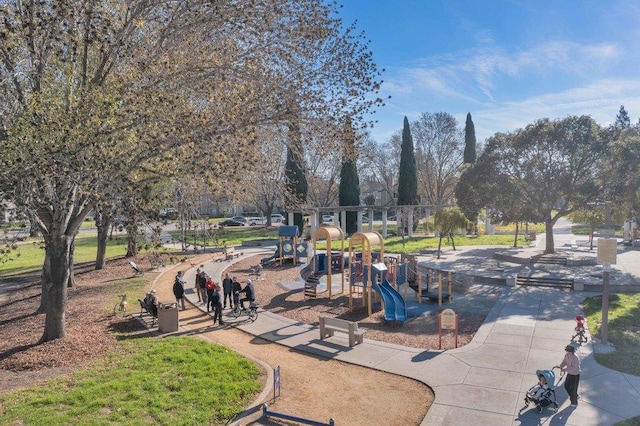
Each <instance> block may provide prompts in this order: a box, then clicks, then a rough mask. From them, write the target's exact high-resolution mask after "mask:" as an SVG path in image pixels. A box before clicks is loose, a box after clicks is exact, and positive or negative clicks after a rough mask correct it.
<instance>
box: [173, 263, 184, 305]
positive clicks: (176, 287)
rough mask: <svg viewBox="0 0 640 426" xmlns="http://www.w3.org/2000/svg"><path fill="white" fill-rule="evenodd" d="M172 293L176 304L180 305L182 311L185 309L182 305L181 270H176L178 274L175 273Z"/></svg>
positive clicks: (182, 284)
mask: <svg viewBox="0 0 640 426" xmlns="http://www.w3.org/2000/svg"><path fill="white" fill-rule="evenodd" d="M173 295H174V296H175V297H176V302H177V304H178V306H181V307H182V310H183V311H184V310H185V309H187V308H186V307H185V305H184V278H183V276H182V271H178V275H176V279H175V281H174V282H173Z"/></svg>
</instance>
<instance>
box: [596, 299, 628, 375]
mask: <svg viewBox="0 0 640 426" xmlns="http://www.w3.org/2000/svg"><path fill="white" fill-rule="evenodd" d="M584 309H585V312H586V314H587V324H588V326H589V331H590V332H591V334H592V335H594V336H599V335H600V327H601V325H602V296H597V297H592V298H588V299H586V300H585V301H584ZM608 317H609V328H608V333H607V337H608V340H609V341H610V342H611V343H613V345H614V346H615V348H616V350H615V352H613V353H610V354H596V355H595V356H596V360H598V362H599V363H600V364H602V365H604V366H607V367H609V368H612V369H614V370H618V371H622V372H624V373H630V374H634V375H636V376H640V351H639V350H638V349H640V323H639V322H638V318H640V294H625V293H621V294H610V295H609V314H608Z"/></svg>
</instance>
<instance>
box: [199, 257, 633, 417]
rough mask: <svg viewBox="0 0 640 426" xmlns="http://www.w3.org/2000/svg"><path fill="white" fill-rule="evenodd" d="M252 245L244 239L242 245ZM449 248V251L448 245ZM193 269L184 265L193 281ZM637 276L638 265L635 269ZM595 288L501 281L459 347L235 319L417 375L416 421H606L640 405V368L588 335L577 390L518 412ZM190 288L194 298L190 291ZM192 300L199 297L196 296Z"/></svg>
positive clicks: (215, 271)
mask: <svg viewBox="0 0 640 426" xmlns="http://www.w3.org/2000/svg"><path fill="white" fill-rule="evenodd" d="M264 250H266V249H265V248H262V249H259V250H255V251H254V250H252V249H243V251H244V252H245V255H250V254H251V253H252V252H254V253H258V252H264ZM452 254H453V255H455V252H449V253H448V255H452ZM228 265H229V262H221V263H215V262H209V263H207V264H205V270H206V271H207V272H208V273H210V274H212V275H214V276H215V277H217V278H220V274H221V273H222V271H223V270H224V269H225V268H226V267H227V266H228ZM194 273H195V270H190V271H188V272H187V277H186V278H187V282H191V281H193V276H192V275H190V274H194ZM637 276H640V275H637ZM590 295H592V294H589V293H584V292H574V291H569V290H556V289H549V288H544V289H541V288H532V287H504V291H503V293H502V295H501V296H500V297H499V299H498V301H497V302H496V304H495V306H494V307H493V309H492V310H491V312H490V313H489V315H488V316H487V318H486V320H485V322H484V324H483V325H482V326H481V327H480V329H479V330H478V332H477V334H476V336H475V337H474V339H473V341H472V342H471V343H470V344H468V345H466V346H464V347H462V348H458V349H452V350H447V351H432V350H431V351H429V350H427V351H421V350H419V349H414V348H406V347H402V346H398V345H392V344H387V343H382V342H376V341H373V340H369V339H366V338H365V339H364V343H363V344H361V345H357V346H355V347H353V348H349V347H348V346H347V345H346V338H345V337H346V336H345V337H342V336H340V335H339V334H337V335H336V336H335V337H332V338H329V339H325V340H320V339H319V331H318V329H317V327H312V326H310V325H307V324H302V323H299V322H295V321H292V320H289V319H286V318H283V317H281V316H278V315H275V314H272V313H270V312H261V313H260V316H259V318H258V320H257V321H256V322H255V323H244V324H241V325H237V327H238V328H240V329H242V330H244V331H246V332H248V333H251V334H254V335H256V336H260V337H262V338H265V339H268V340H271V341H274V342H277V343H280V344H282V345H285V346H288V347H292V348H296V349H298V350H302V351H306V352H310V353H313V354H317V355H321V356H324V357H327V358H333V359H337V360H340V361H344V362H350V363H353V364H357V365H361V366H365V367H369V368H375V369H378V370H382V371H386V372H390V373H394V374H399V375H403V376H407V377H412V378H415V379H418V380H420V381H422V382H424V383H426V384H428V385H429V386H431V387H432V388H433V389H434V391H435V395H436V399H435V402H434V404H433V406H432V407H431V409H430V410H429V412H428V414H427V416H426V417H425V419H424V420H423V422H422V424H423V425H433V424H445V425H464V426H467V425H469V424H483V425H515V424H519V425H534V424H535V425H539V424H544V423H548V424H564V425H576V426H577V425H580V426H584V425H613V424H615V423H616V422H618V421H621V420H623V419H626V418H630V417H633V416H638V415H640V404H638V401H640V378H639V377H636V376H632V375H629V374H623V373H619V372H616V371H613V370H610V369H608V368H605V367H602V366H600V365H599V364H597V363H596V361H595V359H594V355H593V352H594V343H593V342H592V340H591V339H590V340H589V342H588V343H586V344H584V345H583V346H582V347H580V348H579V349H578V351H577V354H578V356H580V358H581V360H582V369H583V371H582V375H581V382H580V394H581V400H580V402H579V404H578V407H575V408H574V407H570V405H569V401H568V398H567V394H566V392H565V390H564V388H563V387H562V383H560V385H559V386H558V387H557V389H556V395H557V398H558V403H559V404H560V407H559V410H558V411H557V412H554V411H552V410H550V409H545V410H544V411H543V412H542V413H541V414H538V413H537V412H536V410H534V409H533V406H531V408H530V409H527V410H524V411H523V412H522V413H520V409H521V408H522V407H523V406H524V404H523V399H524V395H525V392H526V390H527V389H529V388H530V387H531V386H533V385H534V384H535V383H536V381H537V378H536V376H535V371H536V370H538V369H550V368H551V367H553V366H554V365H557V364H559V363H560V361H561V360H562V357H563V355H564V347H565V346H566V345H567V344H568V343H569V341H570V338H571V335H572V332H573V328H574V326H575V321H574V318H575V316H576V315H578V314H582V311H581V308H580V302H581V301H582V300H583V299H584V298H585V297H587V296H590ZM187 297H188V298H189V299H191V300H192V301H194V300H196V301H197V299H196V296H195V294H194V293H192V292H189V293H188V294H187ZM196 306H199V305H196Z"/></svg>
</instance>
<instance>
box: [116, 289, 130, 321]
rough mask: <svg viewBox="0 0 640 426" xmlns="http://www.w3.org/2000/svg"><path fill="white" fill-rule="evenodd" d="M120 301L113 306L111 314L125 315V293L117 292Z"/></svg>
mask: <svg viewBox="0 0 640 426" xmlns="http://www.w3.org/2000/svg"><path fill="white" fill-rule="evenodd" d="M118 297H119V298H120V301H119V302H118V303H116V304H115V305H114V306H113V315H119V316H121V317H124V316H126V315H127V305H128V303H127V295H126V294H119V295H118Z"/></svg>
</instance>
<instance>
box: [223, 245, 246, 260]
mask: <svg viewBox="0 0 640 426" xmlns="http://www.w3.org/2000/svg"><path fill="white" fill-rule="evenodd" d="M241 254H242V253H236V251H235V248H234V247H225V249H224V259H225V260H233V259H234V258H237V257H239V256H240V255H241Z"/></svg>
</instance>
